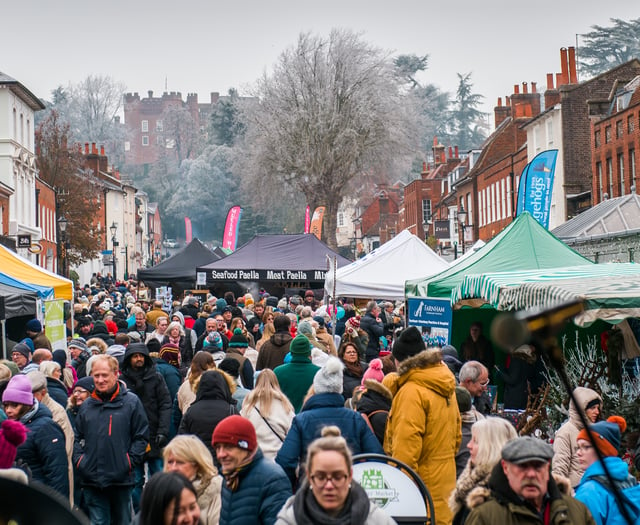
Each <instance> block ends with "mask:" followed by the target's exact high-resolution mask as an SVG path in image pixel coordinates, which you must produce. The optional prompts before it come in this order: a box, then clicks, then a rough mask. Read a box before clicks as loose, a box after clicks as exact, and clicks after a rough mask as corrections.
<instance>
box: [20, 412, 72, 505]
mask: <svg viewBox="0 0 640 525" xmlns="http://www.w3.org/2000/svg"><path fill="white" fill-rule="evenodd" d="M20 421H21V422H22V423H24V425H25V426H26V427H27V440H26V441H25V442H24V443H23V444H22V445H20V446H19V447H18V450H17V454H16V459H18V460H22V461H23V462H25V463H26V464H27V465H28V467H29V469H30V470H31V475H32V477H33V479H34V480H36V481H39V482H41V483H44V484H45V485H47V486H48V487H51V488H52V489H54V490H56V491H57V492H59V493H60V494H62V495H63V496H64V497H65V498H68V497H69V473H68V468H69V465H68V459H67V451H66V450H65V440H64V433H63V432H62V429H61V428H60V427H59V426H58V424H57V423H56V422H55V421H54V420H53V419H52V416H51V411H50V410H49V409H48V408H47V407H46V406H44V405H43V404H41V403H39V404H38V407H37V410H36V411H35V412H29V413H28V414H26V415H25V416H23V417H22V418H21V419H20Z"/></svg>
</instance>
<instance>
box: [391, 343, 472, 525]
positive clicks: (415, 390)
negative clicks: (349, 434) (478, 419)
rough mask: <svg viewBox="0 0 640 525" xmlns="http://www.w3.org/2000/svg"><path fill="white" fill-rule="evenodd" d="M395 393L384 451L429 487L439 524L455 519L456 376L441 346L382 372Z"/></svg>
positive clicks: (458, 429)
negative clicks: (452, 504)
mask: <svg viewBox="0 0 640 525" xmlns="http://www.w3.org/2000/svg"><path fill="white" fill-rule="evenodd" d="M383 384H384V385H385V386H386V387H387V388H389V390H391V392H392V393H393V404H392V406H391V412H390V413H389V419H388V422H387V428H386V432H385V440H384V449H385V452H386V453H387V454H388V455H390V456H392V457H394V458H396V459H398V460H400V461H402V462H404V463H406V464H407V465H408V466H410V467H411V468H412V469H413V470H415V471H416V472H417V473H418V475H419V476H420V478H421V479H422V481H424V483H425V485H426V486H427V488H428V489H429V492H430V493H431V497H432V498H433V503H434V506H435V517H436V522H437V524H438V525H449V524H450V523H451V520H452V516H451V510H450V509H449V506H448V504H447V502H448V500H449V496H450V495H451V492H452V491H453V489H454V488H455V485H456V462H455V456H456V452H457V450H458V447H459V446H460V440H461V439H462V433H461V420H460V412H459V411H458V404H457V402H456V397H455V387H456V382H455V378H454V376H453V374H452V373H451V371H450V370H449V368H448V367H447V366H446V365H445V364H444V363H443V362H442V352H440V350H425V351H423V352H420V353H419V354H417V355H415V356H413V357H410V358H409V359H406V360H404V361H402V362H401V363H400V365H399V367H398V372H397V373H394V374H389V375H387V376H386V377H385V378H384V381H383Z"/></svg>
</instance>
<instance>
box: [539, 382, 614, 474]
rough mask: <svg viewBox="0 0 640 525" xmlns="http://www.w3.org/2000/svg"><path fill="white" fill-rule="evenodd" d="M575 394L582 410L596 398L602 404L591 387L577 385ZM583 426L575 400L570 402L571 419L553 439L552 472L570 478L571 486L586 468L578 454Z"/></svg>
mask: <svg viewBox="0 0 640 525" xmlns="http://www.w3.org/2000/svg"><path fill="white" fill-rule="evenodd" d="M573 394H574V395H575V397H576V400H577V401H578V405H579V406H580V410H583V411H584V410H585V409H586V407H587V405H588V404H589V403H590V402H591V401H593V400H594V399H598V400H599V401H600V406H602V398H601V397H600V396H599V395H598V393H597V392H595V391H594V390H591V389H590V388H584V387H581V386H579V387H576V388H575V390H574V391H573ZM582 428H583V425H582V421H580V414H578V410H577V409H576V407H575V405H574V404H573V401H571V403H569V421H567V422H566V423H564V424H563V425H562V426H561V427H560V428H559V429H558V432H556V435H555V438H554V441H553V461H552V463H551V465H552V472H553V473H554V474H556V475H558V476H564V477H567V478H569V481H570V482H571V486H572V487H575V486H577V485H578V483H580V478H582V475H583V474H584V469H583V468H582V467H581V466H580V461H578V455H577V448H576V447H577V439H578V432H580V431H581V430H582Z"/></svg>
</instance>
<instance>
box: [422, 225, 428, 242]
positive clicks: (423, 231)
mask: <svg viewBox="0 0 640 525" xmlns="http://www.w3.org/2000/svg"><path fill="white" fill-rule="evenodd" d="M422 233H423V234H424V242H427V239H428V238H429V223H428V222H427V221H426V220H425V221H422Z"/></svg>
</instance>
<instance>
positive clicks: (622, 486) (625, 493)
mask: <svg viewBox="0 0 640 525" xmlns="http://www.w3.org/2000/svg"><path fill="white" fill-rule="evenodd" d="M589 479H590V480H593V481H595V482H596V483H598V484H599V485H601V486H602V487H604V488H605V489H606V490H607V492H609V493H610V494H611V495H612V496H614V495H613V487H612V486H611V484H610V483H609V480H608V479H607V476H604V475H597V476H590V477H589ZM616 487H617V488H618V490H619V491H620V497H621V499H622V501H623V502H624V505H625V507H626V509H627V510H628V512H629V515H630V516H631V518H632V519H633V523H638V522H639V520H640V484H638V481H637V480H636V479H635V478H634V477H633V476H629V477H628V478H627V479H625V480H624V481H619V482H617V483H616ZM614 501H615V502H616V511H617V512H618V514H620V516H621V517H622V516H623V514H622V512H621V510H620V509H619V508H618V506H617V500H615V496H614Z"/></svg>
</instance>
